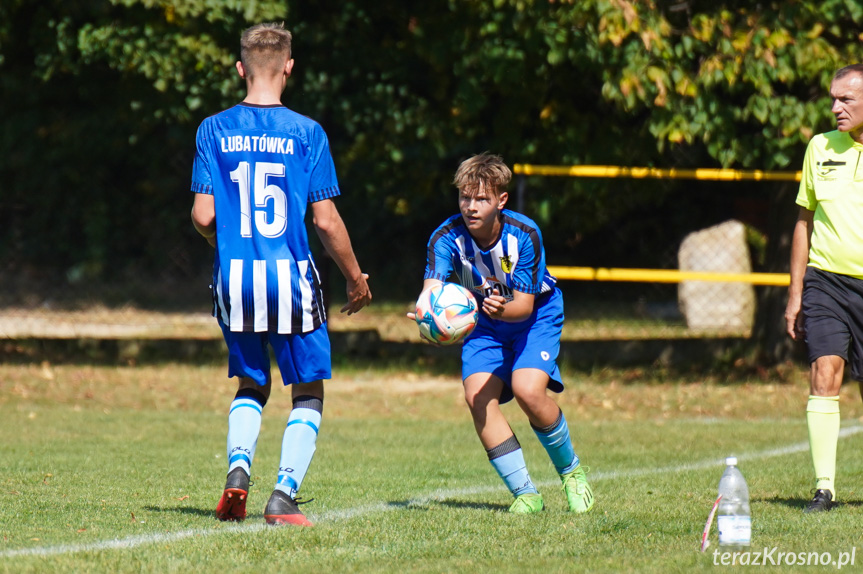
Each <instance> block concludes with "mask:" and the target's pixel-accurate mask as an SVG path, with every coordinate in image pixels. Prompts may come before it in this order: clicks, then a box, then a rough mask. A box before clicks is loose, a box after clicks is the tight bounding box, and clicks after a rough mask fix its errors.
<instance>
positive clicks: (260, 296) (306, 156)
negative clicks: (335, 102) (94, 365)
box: [192, 24, 372, 526]
mask: <svg viewBox="0 0 863 574" xmlns="http://www.w3.org/2000/svg"><path fill="white" fill-rule="evenodd" d="M293 64H294V60H293V59H292V58H291V33H290V32H289V31H287V30H285V29H284V26H283V25H281V24H259V25H257V26H253V27H251V28H249V29H248V30H246V31H245V32H244V33H243V36H242V38H241V40H240V61H239V62H237V64H236V68H237V72H238V73H239V75H240V77H241V78H243V79H244V80H245V82H246V89H247V95H246V98H245V99H244V100H243V101H242V102H241V103H239V104H237V105H236V106H234V107H232V108H229V109H227V110H225V111H223V112H221V113H219V114H216V115H214V116H211V117H209V118H207V119H205V120H204V121H203V122H202V123H201V125H200V127H199V128H198V135H197V141H196V143H197V153H196V155H195V163H194V167H193V174H192V191H193V192H195V201H194V206H193V208H192V221H193V223H194V225H195V228H196V229H197V230H198V232H199V233H200V234H201V235H203V236H204V237H205V238H206V239H207V241H208V242H209V243H210V244H211V245H212V246H214V247H215V249H216V254H215V263H214V266H213V285H212V292H213V315H214V316H215V317H216V318H217V320H218V322H219V325H220V326H221V328H222V333H223V335H224V338H225V343H226V344H227V346H228V351H229V358H228V376H229V377H238V378H239V388H238V390H237V394H236V396H235V398H234V400H233V402H232V403H231V407H230V411H229V415H228V465H229V466H228V476H227V481H226V484H225V489H224V491H223V493H222V497H221V499H220V500H219V503H218V505H217V507H216V516H217V517H218V518H219V519H220V520H243V519H244V518H245V517H246V499H247V496H248V491H249V476H250V473H251V466H252V461H253V459H254V455H255V447H256V445H257V440H258V433H259V431H260V428H261V414H262V411H263V408H264V406H265V405H266V403H267V399H268V398H269V395H270V388H271V382H272V381H271V376H270V359H269V348H272V350H273V352H274V355H275V357H276V361H277V363H278V366H279V371H280V372H281V375H282V380H283V382H284V384H285V385H291V390H292V398H293V409H292V410H291V413H290V416H289V417H288V422H287V427H286V429H285V433H284V438H283V440H282V454H281V461H280V463H279V471H278V478H277V482H276V485H275V488H274V490H273V493H272V496H270V499H269V501H268V502H267V505H266V508H265V510H264V518H265V519H266V521H267V523H268V524H298V525H304V526H308V525H310V524H311V523H310V522H309V521H308V520H307V519H306V518H305V516H304V515H303V513H302V512H301V511H300V510H299V508H298V507H297V501H296V495H297V492H298V491H299V489H300V486H301V484H302V481H303V478H304V477H305V475H306V472H307V470H308V468H309V465H310V464H311V460H312V455H313V454H314V452H315V444H316V440H317V435H318V429H319V427H320V423H321V417H322V414H323V399H324V386H323V379H328V378H330V368H331V361H330V342H329V336H328V334H327V326H326V325H327V324H326V320H327V318H326V313H325V309H324V302H323V299H322V292H321V286H320V279H319V276H318V272H317V270H316V269H315V263H314V261H313V259H312V255H311V252H310V249H309V241H308V237H307V234H306V227H305V215H306V209H307V207H308V206H311V211H312V217H313V223H314V227H315V230H316V231H317V234H318V236H319V237H320V239H321V242H322V243H323V246H324V248H325V249H326V250H327V252H328V253H329V254H330V256H331V257H332V259H333V260H334V261H335V262H336V264H337V265H338V267H339V269H340V270H341V272H342V274H343V275H344V276H345V279H346V280H347V300H348V302H347V304H346V305H345V306H344V307H343V308H342V312H347V313H348V315H350V314H352V313H356V312H357V311H359V310H360V309H362V308H363V307H364V306H366V305H368V304H369V303H370V302H371V298H372V296H371V292H370V291H369V287H368V284H367V281H366V280H367V279H368V275H366V274H364V273H362V271H361V270H360V266H359V264H358V263H357V259H356V257H355V256H354V252H353V249H352V247H351V241H350V237H349V235H348V232H347V230H346V228H345V225H344V223H343V221H342V219H341V216H340V215H339V212H338V210H337V209H336V206H335V204H334V203H333V200H332V198H334V197H336V196H337V195H339V193H340V192H339V185H338V181H337V179H336V171H335V167H334V166H333V160H332V156H331V155H330V148H329V142H328V140H327V136H326V134H325V133H324V131H323V129H321V126H320V125H318V124H317V123H315V122H314V121H312V120H310V119H308V118H306V117H305V116H302V115H300V114H297V113H295V112H293V111H291V110H289V109H288V108H286V107H285V106H284V105H282V103H281V95H282V92H283V91H284V89H285V86H286V83H287V80H288V78H289V77H290V75H291V70H292V68H293Z"/></svg>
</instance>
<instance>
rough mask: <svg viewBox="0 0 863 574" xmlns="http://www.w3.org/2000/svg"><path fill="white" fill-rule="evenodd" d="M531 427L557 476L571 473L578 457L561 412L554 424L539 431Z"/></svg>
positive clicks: (576, 464) (577, 461)
mask: <svg viewBox="0 0 863 574" xmlns="http://www.w3.org/2000/svg"><path fill="white" fill-rule="evenodd" d="M531 427H533V432H535V433H536V437H537V438H538V439H539V442H540V444H542V446H543V447H544V448H545V452H547V453H548V458H550V459H551V463H552V464H553V465H554V468H555V469H556V470H557V473H558V474H566V473H568V472H572V471H573V470H575V468H576V467H577V466H578V463H579V460H578V455H577V454H575V449H573V447H572V439H571V438H570V436H569V425H567V424H566V418H565V417H564V416H563V411H560V415H559V416H558V417H557V420H556V421H555V422H554V424H552V425H549V426H547V427H545V428H542V429H539V428H536V427H534V426H533V425H531Z"/></svg>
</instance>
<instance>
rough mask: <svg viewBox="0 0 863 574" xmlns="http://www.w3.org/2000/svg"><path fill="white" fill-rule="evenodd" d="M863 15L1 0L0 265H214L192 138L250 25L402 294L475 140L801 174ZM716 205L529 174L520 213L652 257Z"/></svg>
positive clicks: (390, 287) (67, 274)
mask: <svg viewBox="0 0 863 574" xmlns="http://www.w3.org/2000/svg"><path fill="white" fill-rule="evenodd" d="M861 12H863V9H861V8H860V7H859V5H858V4H857V3H855V2H853V1H852V0H826V1H823V2H814V1H811V0H806V1H802V2H793V3H792V2H779V1H775V2H760V3H754V4H753V3H749V2H739V1H730V0H725V1H720V2H705V1H702V0H688V1H686V0H684V1H679V2H674V3H668V2H659V1H656V0H644V1H635V0H632V1H628V0H574V1H559V0H558V1H546V0H494V1H492V2H463V1H457V0H449V1H444V0H440V1H438V2H419V1H416V0H403V1H399V2H395V1H392V0H378V1H376V2H370V1H368V0H346V1H343V2H334V1H332V0H310V1H308V2H302V3H300V2H287V3H286V2H281V1H273V0H269V1H267V0H259V1H256V2H240V1H238V0H190V1H185V2H176V1H166V0H161V1H156V0H113V1H111V2H108V1H106V0H68V1H64V2H60V1H58V0H45V1H43V2H40V3H38V4H36V3H34V2H28V1H25V0H9V1H7V2H4V3H2V4H0V94H2V98H3V109H4V119H3V123H4V126H3V130H2V135H0V157H3V160H2V161H0V181H2V184H0V186H2V193H0V257H2V258H3V259H4V260H5V261H6V266H7V267H8V268H13V269H17V270H22V269H46V268H49V269H60V270H61V271H62V279H63V280H70V281H75V280H80V279H112V278H117V277H122V276H123V275H124V274H128V275H136V274H138V273H140V272H141V271H142V270H145V271H148V272H150V273H157V274H160V275H170V276H183V275H184V274H186V275H189V276H197V275H199V274H200V273H201V270H205V269H206V268H207V266H208V265H209V261H210V256H209V253H208V252H207V248H206V246H205V245H204V244H203V242H202V241H199V240H198V239H197V238H196V237H195V235H194V232H193V231H192V229H191V226H190V225H189V222H188V216H187V213H188V209H189V206H190V204H191V197H190V194H189V192H188V187H189V185H188V182H189V177H190V175H189V174H190V171H191V161H192V157H193V151H194V132H195V129H196V127H197V124H198V123H199V122H200V121H201V120H202V119H203V118H204V117H205V116H207V115H209V114H212V113H215V112H217V111H219V110H221V109H223V108H225V107H227V106H230V105H233V104H234V103H236V102H237V101H239V100H240V99H241V98H242V95H243V89H242V88H243V86H242V84H241V83H240V81H239V78H237V76H236V74H235V72H234V69H233V63H234V61H235V60H236V59H237V57H238V51H239V50H238V40H239V35H240V33H241V31H242V30H243V29H244V28H246V27H247V26H249V25H251V24H253V23H256V22H258V21H273V20H275V21H285V22H286V24H287V26H288V28H290V29H291V30H292V31H293V33H294V57H295V59H296V61H297V64H296V66H295V68H294V77H293V78H292V80H291V81H290V83H289V86H288V90H287V91H286V94H285V97H284V101H285V103H286V104H287V105H288V106H289V107H291V108H293V109H295V110H297V111H299V112H301V113H304V114H306V115H309V116H311V117H312V118H314V119H316V120H317V121H319V122H320V123H321V124H322V125H323V127H324V128H325V129H326V131H327V133H328V134H329V136H330V139H331V143H332V148H333V151H334V155H335V160H336V166H337V169H338V171H339V178H340V181H341V185H342V189H343V197H342V198H341V199H340V200H339V206H340V208H341V210H342V212H343V215H344V217H345V219H346V221H347V223H348V226H349V229H350V231H351V233H352V236H353V237H354V243H355V247H356V250H357V251H358V253H359V255H360V259H361V261H362V262H363V265H364V266H365V267H366V268H368V269H369V270H370V271H371V272H372V277H373V280H374V279H375V278H377V279H378V280H379V283H378V284H377V285H376V286H377V287H378V292H379V293H383V294H396V295H399V296H404V295H405V294H406V293H412V292H413V291H414V290H415V289H416V287H417V285H418V282H419V277H420V276H421V272H422V265H423V262H424V246H425V241H426V240H427V238H428V235H429V233H430V232H431V231H432V229H433V228H434V227H435V226H436V225H437V223H439V221H441V220H442V219H443V218H444V217H445V216H447V215H449V214H451V213H452V212H454V211H455V209H456V202H455V195H454V192H453V189H452V187H451V185H450V183H449V181H450V179H451V177H452V173H453V172H454V170H455V168H456V167H457V165H458V163H459V161H460V160H462V159H464V158H465V157H467V156H468V155H470V154H473V153H476V152H479V151H483V150H491V151H494V152H496V153H500V154H502V155H503V156H504V158H505V159H506V160H507V161H508V162H509V163H510V164H513V163H544V164H569V163H608V164H622V165H657V166H662V167H674V166H679V167H698V166H701V165H705V164H714V165H722V166H729V167H731V166H738V167H749V168H760V169H772V168H796V164H797V163H798V162H799V160H800V158H801V157H802V151H803V149H804V147H805V143H806V142H807V141H808V139H809V138H810V137H811V135H812V134H814V133H816V132H818V131H822V130H825V129H829V127H830V125H831V123H830V113H829V109H830V105H829V100H828V99H827V95H826V91H827V85H828V83H829V80H830V77H831V76H832V73H833V72H834V71H835V69H836V68H838V67H840V66H841V65H844V64H846V63H850V62H853V61H857V59H858V58H859V56H860V39H861V38H860V36H859V32H857V31H856V30H859V28H860V26H859V24H860V21H861V18H863V14H861ZM849 22H851V23H854V24H855V25H848V23H849ZM719 195H724V196H727V195H728V192H727V191H725V192H723V193H722V194H717V196H719ZM726 199H727V197H717V198H716V199H712V200H710V201H705V200H704V199H703V196H702V198H701V199H698V198H695V197H694V196H692V194H688V193H687V190H686V189H685V186H683V185H681V184H674V183H660V182H653V183H645V182H626V181H614V182H605V181H578V180H575V181H574V180H550V179H539V178H533V179H530V180H529V181H528V194H527V205H526V210H527V211H528V213H529V215H531V216H533V217H535V218H536V219H538V220H539V221H540V223H541V224H542V225H543V229H544V233H545V237H546V243H547V246H548V248H549V251H550V252H551V254H550V259H551V258H554V261H555V262H559V263H582V264H599V265H611V264H627V263H631V262H634V261H638V262H639V264H640V265H641V266H648V265H655V264H661V263H662V262H661V261H658V260H657V258H658V257H661V256H662V251H663V249H666V248H665V247H662V248H658V246H662V245H674V244H675V241H676V240H677V239H679V235H680V234H681V233H683V232H685V231H688V230H689V229H691V228H692V226H697V225H701V224H710V223H713V222H714V221H711V218H716V217H719V216H720V215H726V212H727V209H726V207H727V203H723V201H725V200H726ZM723 206H725V207H723ZM653 215H656V218H653V217H652V216H653ZM660 218H661V219H660ZM687 226H689V227H687ZM789 226H790V222H789ZM609 234H611V235H613V240H612V241H609V240H608V237H609ZM645 237H649V238H650V241H644V238H645ZM394 246H398V249H394Z"/></svg>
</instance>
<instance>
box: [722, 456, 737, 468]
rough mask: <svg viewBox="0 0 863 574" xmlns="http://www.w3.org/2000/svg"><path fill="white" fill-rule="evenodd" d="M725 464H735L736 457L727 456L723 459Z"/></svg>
mask: <svg viewBox="0 0 863 574" xmlns="http://www.w3.org/2000/svg"><path fill="white" fill-rule="evenodd" d="M725 464H727V465H728V466H737V457H736V456H729V457H728V458H726V459H725Z"/></svg>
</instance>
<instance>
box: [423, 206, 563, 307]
mask: <svg viewBox="0 0 863 574" xmlns="http://www.w3.org/2000/svg"><path fill="white" fill-rule="evenodd" d="M501 221H502V223H503V228H502V230H501V234H500V238H498V240H497V242H496V243H495V244H494V245H493V246H492V247H491V248H490V249H488V250H486V251H484V250H482V249H480V247H479V245H477V244H476V242H475V241H474V240H473V238H472V237H471V235H470V232H468V230H467V227H465V224H464V220H463V219H462V216H461V214H459V215H454V216H452V217H450V218H449V219H447V220H446V221H444V222H443V223H442V224H441V226H440V227H438V228H437V229H436V230H435V232H434V233H433V234H432V236H431V239H430V240H429V243H428V255H427V262H426V269H425V277H424V278H425V279H438V280H440V281H448V280H449V278H450V276H451V275H452V274H453V273H455V274H456V276H457V277H458V282H459V283H461V284H462V285H463V286H464V287H466V288H467V289H470V290H471V291H473V292H474V293H475V294H476V295H478V296H479V298H480V300H481V299H482V298H484V297H486V296H488V295H491V292H492V289H494V288H497V290H498V292H499V293H500V294H501V295H503V296H504V297H506V299H507V300H508V301H510V300H512V292H513V290H515V291H521V292H522V293H531V294H534V295H540V294H542V293H547V292H549V291H552V290H554V286H555V283H557V279H555V278H554V277H552V276H551V275H549V273H548V270H547V269H546V267H545V249H544V248H543V245H542V234H541V233H540V231H539V227H538V226H537V225H536V223H534V222H533V220H531V219H530V218H529V217H526V216H524V215H522V214H520V213H516V212H514V211H510V210H508V209H504V210H503V211H502V212H501Z"/></svg>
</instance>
